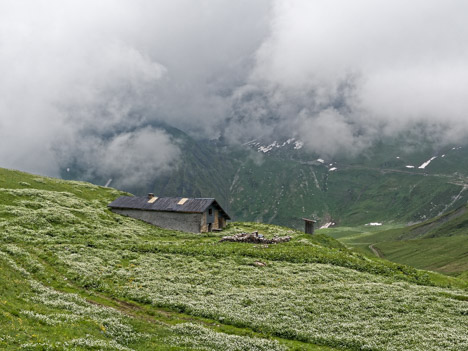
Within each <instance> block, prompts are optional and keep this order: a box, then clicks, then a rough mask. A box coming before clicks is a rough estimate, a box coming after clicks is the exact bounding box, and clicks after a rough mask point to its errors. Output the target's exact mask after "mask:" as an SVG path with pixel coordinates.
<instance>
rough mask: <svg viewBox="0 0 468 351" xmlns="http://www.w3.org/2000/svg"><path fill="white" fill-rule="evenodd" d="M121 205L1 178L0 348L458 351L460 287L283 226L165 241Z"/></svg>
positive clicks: (463, 309)
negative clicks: (278, 240)
mask: <svg viewBox="0 0 468 351" xmlns="http://www.w3.org/2000/svg"><path fill="white" fill-rule="evenodd" d="M119 195H121V193H120V192H118V191H116V190H113V189H108V188H102V187H97V186H94V185H91V184H87V183H81V182H67V181H62V180H57V179H50V178H44V177H38V176H33V175H28V174H25V173H20V172H16V171H9V170H3V169H0V349H7V350H17V349H23V350H69V349H73V350H153V349H158V350H193V349H198V350H337V349H339V350H466V349H467V348H468V336H467V333H466V330H468V301H467V300H468V293H467V291H466V285H465V284H464V283H463V282H462V281H460V280H457V279H453V278H449V277H444V276H441V275H437V274H433V273H428V272H424V271H418V270H415V269H413V268H410V267H408V266H404V265H397V264H393V263H390V262H387V261H383V260H378V259H371V258H367V257H365V256H362V255H359V254H356V253H352V252H350V251H348V250H347V249H345V248H344V247H342V246H341V245H340V244H339V243H338V242H336V241H335V240H333V239H331V238H328V237H326V236H323V235H315V236H306V235H304V234H301V233H300V232H296V231H294V230H291V229H288V228H284V227H276V226H269V225H263V224H256V223H234V224H231V225H230V226H229V227H228V229H227V232H228V233H235V232H240V231H252V230H259V231H260V232H261V233H263V234H264V235H266V236H273V235H291V236H292V237H293V239H292V240H291V242H289V243H284V244H278V245H268V246H262V245H250V244H244V243H220V242H219V239H220V234H201V235H195V234H187V233H181V232H174V231H169V230H163V229H159V228H156V227H153V226H150V225H147V224H145V223H142V222H139V221H136V220H133V219H130V218H126V217H122V216H119V215H116V214H113V213H111V212H110V211H109V210H108V209H107V207H106V205H107V203H108V202H110V201H111V200H113V199H114V198H116V197H117V196H119ZM222 235H226V232H224V233H223V234H222Z"/></svg>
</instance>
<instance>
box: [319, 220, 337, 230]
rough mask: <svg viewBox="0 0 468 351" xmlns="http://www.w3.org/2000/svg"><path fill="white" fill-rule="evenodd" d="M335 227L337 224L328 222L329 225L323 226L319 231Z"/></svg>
mask: <svg viewBox="0 0 468 351" xmlns="http://www.w3.org/2000/svg"><path fill="white" fill-rule="evenodd" d="M333 225H335V223H333V222H328V223H325V224H324V225H322V226H321V227H320V228H319V229H327V228H330V227H331V226H333Z"/></svg>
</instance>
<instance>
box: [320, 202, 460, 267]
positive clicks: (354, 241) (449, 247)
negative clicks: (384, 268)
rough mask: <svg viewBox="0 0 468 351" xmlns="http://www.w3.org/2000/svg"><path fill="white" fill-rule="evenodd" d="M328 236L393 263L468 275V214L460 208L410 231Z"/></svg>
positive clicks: (340, 233)
mask: <svg viewBox="0 0 468 351" xmlns="http://www.w3.org/2000/svg"><path fill="white" fill-rule="evenodd" d="M326 232H327V233H328V234H330V235H332V236H333V237H335V238H340V240H342V241H343V242H344V243H345V244H347V245H348V246H352V247H354V248H358V249H361V250H363V251H367V252H368V253H370V252H371V249H370V247H372V248H373V249H374V250H377V252H378V253H379V254H380V255H381V256H383V257H385V258H387V259H389V260H391V261H394V262H399V263H403V264H408V265H411V266H413V267H417V268H421V269H428V270H433V271H437V272H442V273H446V274H455V275H462V274H465V273H466V272H467V271H468V211H467V206H466V205H465V206H462V207H459V208H458V209H456V210H453V211H450V212H448V213H446V214H444V215H441V216H438V217H436V218H433V219H431V220H428V221H425V222H422V223H418V224H415V225H412V226H408V227H401V228H395V229H389V230H378V229H377V228H374V229H373V230H372V231H371V232H369V231H367V232H366V231H365V230H362V231H359V230H357V231H356V232H349V233H346V232H344V234H342V233H343V231H342V229H341V230H340V229H338V228H337V229H329V230H326Z"/></svg>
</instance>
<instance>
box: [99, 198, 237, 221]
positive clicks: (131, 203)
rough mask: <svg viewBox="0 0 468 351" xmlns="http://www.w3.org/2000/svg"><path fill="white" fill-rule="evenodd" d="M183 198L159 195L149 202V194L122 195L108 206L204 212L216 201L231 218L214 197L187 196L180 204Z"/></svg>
mask: <svg viewBox="0 0 468 351" xmlns="http://www.w3.org/2000/svg"><path fill="white" fill-rule="evenodd" d="M182 199H183V198H182V197H159V198H158V199H157V200H156V201H154V202H153V203H148V200H149V198H148V196H121V197H119V198H118V199H116V200H114V201H112V202H111V203H110V204H109V205H107V206H109V207H111V208H121V209H132V210H146V211H166V212H189V213H203V212H205V211H206V209H207V208H208V207H210V206H211V204H213V203H214V206H216V207H218V208H219V210H220V212H221V214H222V215H224V217H226V219H231V218H230V217H229V215H228V214H227V213H226V211H224V210H223V209H222V207H221V206H220V205H219V204H218V202H216V200H215V199H214V198H187V201H185V203H184V204H183V205H178V203H179V201H180V200H182Z"/></svg>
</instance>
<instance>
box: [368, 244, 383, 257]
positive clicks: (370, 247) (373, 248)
mask: <svg viewBox="0 0 468 351" xmlns="http://www.w3.org/2000/svg"><path fill="white" fill-rule="evenodd" d="M369 249H370V250H371V251H372V253H373V254H374V255H376V256H377V257H378V258H383V255H382V254H381V253H380V251H379V250H378V249H376V248H375V247H374V244H370V245H369Z"/></svg>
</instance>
